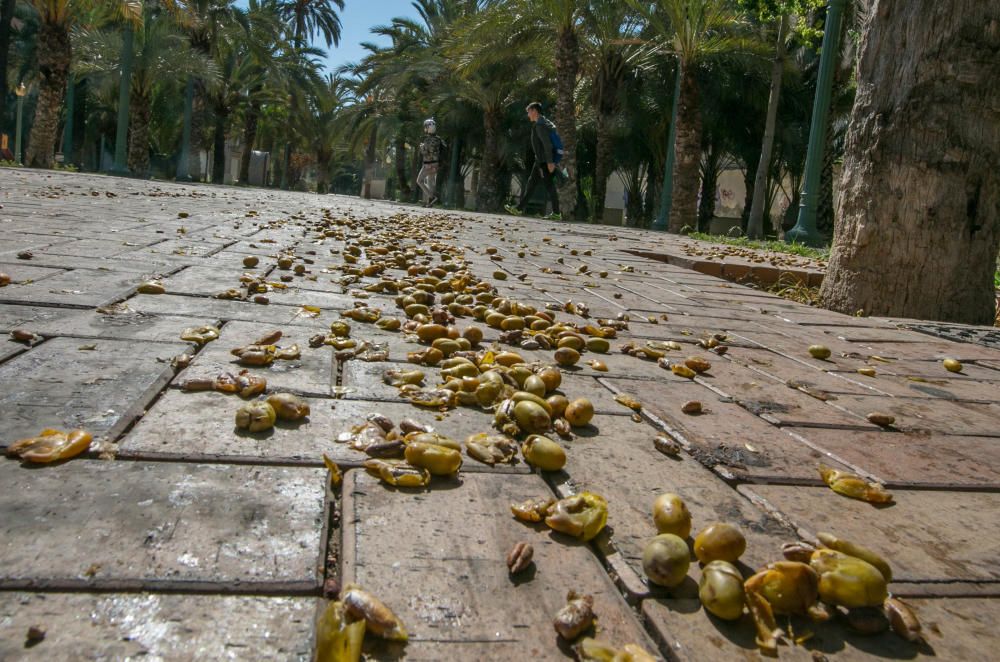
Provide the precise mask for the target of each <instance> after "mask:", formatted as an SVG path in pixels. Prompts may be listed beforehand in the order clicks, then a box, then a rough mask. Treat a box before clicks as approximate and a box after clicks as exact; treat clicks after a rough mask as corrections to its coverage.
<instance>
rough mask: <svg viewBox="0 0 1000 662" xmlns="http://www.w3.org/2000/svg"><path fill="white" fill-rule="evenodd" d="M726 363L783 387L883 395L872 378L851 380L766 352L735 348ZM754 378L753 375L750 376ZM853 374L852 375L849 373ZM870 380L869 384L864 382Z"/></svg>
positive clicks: (728, 355)
mask: <svg viewBox="0 0 1000 662" xmlns="http://www.w3.org/2000/svg"><path fill="white" fill-rule="evenodd" d="M726 359H728V360H730V361H732V362H733V363H735V364H738V365H742V366H746V367H748V368H750V369H752V370H753V371H755V372H758V373H763V374H765V375H770V376H771V377H773V378H774V379H775V381H779V382H781V383H788V382H794V383H796V384H801V385H802V387H804V388H806V389H807V390H813V391H826V392H828V393H855V394H859V395H872V394H875V395H881V393H880V392H879V391H878V390H877V386H875V385H874V384H872V386H868V384H869V383H872V382H871V380H870V378H865V377H863V376H861V375H859V374H858V373H856V372H855V373H853V375H852V378H851V379H845V378H844V377H843V376H841V374H834V373H829V372H826V371H824V370H817V369H816V368H815V366H813V365H812V364H810V363H808V362H806V361H800V360H798V359H794V358H789V357H787V356H784V355H782V354H777V353H775V352H772V351H770V350H766V349H756V348H745V347H732V348H730V350H729V351H728V352H726ZM747 374H748V375H749V374H752V373H747ZM846 374H851V373H846ZM865 379H868V381H862V380H865Z"/></svg>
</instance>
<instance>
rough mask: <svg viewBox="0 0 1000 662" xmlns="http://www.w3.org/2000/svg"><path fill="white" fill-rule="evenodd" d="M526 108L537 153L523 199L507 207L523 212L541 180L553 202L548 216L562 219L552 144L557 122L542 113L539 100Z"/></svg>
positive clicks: (512, 212)
mask: <svg viewBox="0 0 1000 662" xmlns="http://www.w3.org/2000/svg"><path fill="white" fill-rule="evenodd" d="M525 110H526V111H527V113H528V119H529V120H531V150H532V152H534V155H535V163H534V165H533V166H532V167H531V174H530V175H529V176H528V183H527V184H526V185H525V187H524V192H523V193H522V194H521V200H520V201H519V202H518V203H517V206H513V205H507V206H506V207H505V209H506V210H507V212H509V213H511V214H514V215H516V216H520V215H521V214H523V213H524V210H525V208H526V207H527V205H528V200H530V199H531V194H532V193H534V192H535V187H537V186H538V184H539V182H541V183H543V184H545V190H546V192H547V193H548V195H549V202H551V204H552V214H551V215H549V216H547V217H546V218H551V219H561V218H562V216H561V215H560V214H559V195H558V194H557V192H556V183H555V178H556V174H557V170H558V166H557V165H556V154H555V147H554V146H553V145H552V139H551V137H550V134H551V131H552V129H554V128H555V124H553V123H552V121H551V120H549V118H547V117H545V115H542V104H540V103H539V102H537V101H535V102H532V103H530V104H528V107H527V108H526V109H525Z"/></svg>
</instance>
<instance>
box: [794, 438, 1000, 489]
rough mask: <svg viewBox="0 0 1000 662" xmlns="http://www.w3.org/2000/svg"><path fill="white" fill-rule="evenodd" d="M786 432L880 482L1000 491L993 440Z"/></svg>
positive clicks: (998, 450)
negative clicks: (980, 487) (863, 471)
mask: <svg viewBox="0 0 1000 662" xmlns="http://www.w3.org/2000/svg"><path fill="white" fill-rule="evenodd" d="M786 430H787V431H788V432H791V433H794V434H796V435H797V436H800V437H804V438H805V439H807V440H808V441H809V442H811V443H812V444H814V445H815V446H817V447H819V448H822V449H823V450H825V451H828V452H830V453H832V454H833V455H835V456H836V457H838V458H842V459H843V460H844V461H846V462H849V463H852V464H853V465H854V466H860V467H862V468H863V469H864V470H865V471H867V472H868V473H871V474H873V475H875V476H877V477H878V478H879V479H880V480H882V481H888V482H893V483H902V484H904V485H935V486H943V485H949V486H953V487H961V486H968V487H972V486H986V485H991V486H1000V442H998V441H997V440H996V439H995V438H990V437H962V436H955V435H941V434H927V433H919V432H911V433H906V432H899V431H896V432H889V431H878V432H867V431H862V430H826V429H823V428H786ZM812 476H813V477H815V476H816V474H815V473H813V474H812Z"/></svg>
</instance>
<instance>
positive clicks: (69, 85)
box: [62, 76, 76, 165]
mask: <svg viewBox="0 0 1000 662" xmlns="http://www.w3.org/2000/svg"><path fill="white" fill-rule="evenodd" d="M75 87H76V85H75V81H74V80H73V76H70V77H69V80H68V81H67V82H66V125H65V126H64V127H63V147H62V151H63V165H72V164H73V113H74V105H75V96H76V95H75V94H74V88H75Z"/></svg>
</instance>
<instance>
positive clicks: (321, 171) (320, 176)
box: [316, 152, 333, 193]
mask: <svg viewBox="0 0 1000 662" xmlns="http://www.w3.org/2000/svg"><path fill="white" fill-rule="evenodd" d="M331 161H333V154H330V153H327V152H319V153H317V154H316V192H317V193H329V192H330V162H331Z"/></svg>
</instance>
